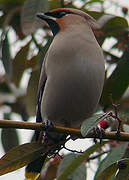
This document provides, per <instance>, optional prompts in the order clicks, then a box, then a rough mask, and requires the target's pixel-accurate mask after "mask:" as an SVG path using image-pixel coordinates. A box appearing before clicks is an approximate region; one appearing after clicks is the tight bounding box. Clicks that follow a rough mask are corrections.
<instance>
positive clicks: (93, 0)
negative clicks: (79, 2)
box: [84, 0, 104, 6]
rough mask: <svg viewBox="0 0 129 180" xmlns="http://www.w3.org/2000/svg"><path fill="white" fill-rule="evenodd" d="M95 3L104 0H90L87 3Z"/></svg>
mask: <svg viewBox="0 0 129 180" xmlns="http://www.w3.org/2000/svg"><path fill="white" fill-rule="evenodd" d="M84 2H85V1H84ZM93 3H104V0H90V1H88V2H86V3H85V5H86V6H87V5H89V4H90V5H91V4H93Z"/></svg>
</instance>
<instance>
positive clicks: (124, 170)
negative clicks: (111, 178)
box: [115, 158, 129, 180]
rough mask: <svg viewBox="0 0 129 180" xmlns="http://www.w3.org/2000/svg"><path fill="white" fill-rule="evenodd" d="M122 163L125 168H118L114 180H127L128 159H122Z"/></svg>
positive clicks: (128, 179)
mask: <svg viewBox="0 0 129 180" xmlns="http://www.w3.org/2000/svg"><path fill="white" fill-rule="evenodd" d="M122 163H124V164H125V165H126V168H119V172H118V173H117V175H116V177H115V180H122V179H124V180H129V158H126V159H122Z"/></svg>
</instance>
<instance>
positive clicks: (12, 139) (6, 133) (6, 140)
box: [1, 128, 19, 152]
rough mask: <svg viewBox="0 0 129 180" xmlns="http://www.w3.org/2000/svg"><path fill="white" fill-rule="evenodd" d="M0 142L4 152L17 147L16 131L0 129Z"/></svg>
mask: <svg viewBox="0 0 129 180" xmlns="http://www.w3.org/2000/svg"><path fill="white" fill-rule="evenodd" d="M1 140H2V145H3V148H4V151H5V152H7V151H9V150H10V149H12V148H13V147H15V146H18V145H19V139H18V134H17V131H16V129H11V128H10V129H6V128H4V129H2V132H1Z"/></svg>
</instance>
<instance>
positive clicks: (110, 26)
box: [98, 14, 128, 37]
mask: <svg viewBox="0 0 129 180" xmlns="http://www.w3.org/2000/svg"><path fill="white" fill-rule="evenodd" d="M98 23H99V24H100V26H101V28H102V29H103V31H104V32H105V34H106V36H115V37H116V36H118V34H117V33H116V32H118V33H121V32H122V31H125V29H126V28H128V22H127V20H126V19H125V18H123V17H119V16H115V15H111V14H104V15H103V16H101V17H100V19H99V20H98Z"/></svg>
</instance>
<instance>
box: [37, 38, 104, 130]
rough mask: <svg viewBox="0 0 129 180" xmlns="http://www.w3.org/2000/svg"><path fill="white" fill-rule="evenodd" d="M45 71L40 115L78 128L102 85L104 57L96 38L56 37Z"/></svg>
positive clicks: (90, 108)
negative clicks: (89, 40)
mask: <svg viewBox="0 0 129 180" xmlns="http://www.w3.org/2000/svg"><path fill="white" fill-rule="evenodd" d="M81 38H82V40H81ZM94 40H95V39H94ZM45 71H46V75H47V81H46V85H45V88H44V92H43V98H42V103H41V109H42V111H41V112H42V117H43V118H44V119H49V120H52V121H53V122H54V123H55V124H56V125H63V126H71V127H79V126H80V125H81V123H82V121H83V120H85V119H86V118H88V117H90V116H91V115H92V113H93V112H94V111H95V109H96V106H97V105H98V101H99V99H100V96H101V92H102V88H103V82H104V60H103V55H102V52H101V49H100V47H99V46H98V44H97V42H96V40H95V41H93V40H91V42H88V39H86V38H84V37H82V36H81V37H80V36H75V37H74V38H73V37H72V38H71V36H70V37H69V38H68V37H65V39H63V38H62V36H61V38H60V41H57V39H56V38H55V39H54V41H53V43H52V44H51V46H50V48H49V50H48V54H47V57H46V63H45Z"/></svg>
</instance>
